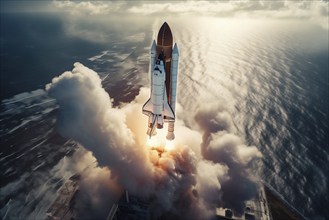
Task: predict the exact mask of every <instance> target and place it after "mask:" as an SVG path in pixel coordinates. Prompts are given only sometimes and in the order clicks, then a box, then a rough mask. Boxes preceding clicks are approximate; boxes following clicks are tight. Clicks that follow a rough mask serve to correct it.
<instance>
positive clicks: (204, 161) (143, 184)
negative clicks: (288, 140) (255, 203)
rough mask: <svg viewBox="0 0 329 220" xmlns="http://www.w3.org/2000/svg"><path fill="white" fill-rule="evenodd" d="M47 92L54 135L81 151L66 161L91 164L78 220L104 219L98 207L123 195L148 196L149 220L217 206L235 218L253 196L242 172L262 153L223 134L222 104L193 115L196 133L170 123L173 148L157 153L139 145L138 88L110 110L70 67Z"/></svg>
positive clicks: (96, 86) (226, 120) (90, 80)
mask: <svg viewBox="0 0 329 220" xmlns="http://www.w3.org/2000/svg"><path fill="white" fill-rule="evenodd" d="M46 90H47V91H48V94H49V96H51V97H53V98H55V99H56V101H57V103H58V105H59V110H58V116H57V128H58V131H59V133H60V134H61V135H63V136H65V137H68V138H73V139H74V140H76V141H78V142H79V143H81V145H82V146H83V147H84V148H85V149H86V150H87V151H83V152H82V153H81V152H80V153H79V152H77V153H76V154H75V155H74V156H73V161H76V162H74V163H73V164H75V168H74V169H75V170H77V172H79V173H81V171H79V170H81V168H79V167H84V166H86V164H91V165H89V166H88V167H89V168H88V169H87V170H85V171H82V173H83V178H82V182H81V183H80V184H81V186H82V187H81V189H82V193H80V196H81V199H80V201H89V203H90V204H89V203H88V206H89V207H91V209H88V212H89V213H85V212H86V211H85V209H84V207H85V206H86V204H84V203H78V204H77V208H78V209H80V211H81V212H80V213H83V215H84V216H88V215H94V214H97V216H98V217H99V218H102V217H103V216H105V214H106V213H105V212H102V211H100V210H99V208H98V207H102V210H105V209H106V207H105V206H104V204H109V203H111V202H113V201H115V199H116V198H117V197H118V194H120V193H121V192H122V190H123V189H128V191H129V192H131V193H132V194H134V195H137V196H141V197H142V198H145V199H150V198H152V212H154V213H153V215H154V216H164V217H166V218H169V219H170V218H171V219H175V218H178V217H179V218H182V219H204V218H210V217H212V216H214V215H215V208H216V207H217V206H218V204H220V205H222V206H223V207H229V208H232V209H233V210H235V211H236V212H237V213H241V209H243V208H244V202H245V201H246V200H248V199H251V198H253V197H254V196H256V194H257V185H256V182H255V180H254V179H253V177H252V176H251V174H250V171H249V169H250V165H251V164H252V163H253V162H254V160H257V159H258V158H259V157H261V154H260V152H259V151H258V150H257V149H256V148H255V147H248V146H246V145H244V144H243V142H242V140H241V139H240V138H239V137H237V136H235V135H234V134H232V133H230V131H231V118H230V116H229V114H228V113H227V112H226V111H225V108H224V107H223V106H219V105H208V107H207V108H204V109H201V110H200V111H198V113H197V114H196V116H195V119H196V121H197V123H198V124H199V125H200V131H196V130H192V129H191V128H188V127H186V126H185V124H184V122H183V121H180V120H177V123H176V136H177V139H176V140H175V147H174V148H173V149H172V150H168V151H164V152H162V151H161V152H160V151H159V150H158V149H157V148H154V146H156V147H163V146H162V144H161V140H160V142H159V143H158V144H156V145H153V148H150V147H149V146H146V144H145V143H146V140H147V136H146V134H145V132H146V127H147V118H146V117H145V116H144V115H143V114H142V113H141V108H142V106H143V104H144V102H145V101H146V100H147V99H148V97H149V93H150V90H149V89H148V88H141V90H140V93H139V95H138V96H136V98H135V99H134V100H133V101H132V102H130V103H121V105H120V106H118V107H113V105H112V99H111V97H110V96H109V95H108V93H107V92H106V91H105V90H104V89H103V88H102V85H101V80H100V78H99V76H98V74H97V73H96V72H94V71H93V70H91V69H89V68H87V67H85V66H83V65H82V64H81V63H75V64H74V68H73V70H72V71H67V72H64V73H63V74H62V75H60V76H59V77H55V78H54V79H53V80H52V83H50V84H48V85H47V86H46ZM178 106H179V105H178ZM179 108H180V107H178V111H180V110H179ZM163 130H164V129H162V130H159V132H158V136H157V137H159V138H160V139H161V137H162V138H164V137H165V135H164V134H163V135H162V134H161V132H165V131H163ZM190 137H192V138H190Z"/></svg>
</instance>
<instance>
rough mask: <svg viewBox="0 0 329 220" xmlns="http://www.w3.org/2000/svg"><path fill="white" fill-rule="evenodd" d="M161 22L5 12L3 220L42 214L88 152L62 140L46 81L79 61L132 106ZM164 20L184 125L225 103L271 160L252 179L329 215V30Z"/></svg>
mask: <svg viewBox="0 0 329 220" xmlns="http://www.w3.org/2000/svg"><path fill="white" fill-rule="evenodd" d="M163 22H164V21H163V20H161V19H156V20H150V19H146V18H137V19H136V18H133V19H132V18H124V17H123V18H121V19H115V18H112V19H109V20H107V19H104V18H98V19H96V20H92V19H90V20H78V19H77V20H74V19H66V18H65V17H63V16H58V15H55V14H51V15H49V14H43V13H37V14H30V13H27V14H22V13H19V14H16V13H2V14H1V31H0V33H1V35H0V64H1V65H0V72H1V75H0V77H1V78H0V79H1V80H0V83H1V84H0V85H1V86H0V95H1V105H0V121H1V124H0V128H1V129H0V137H1V140H0V145H1V146H2V147H1V153H0V164H1V181H0V186H1V189H0V204H1V210H0V215H1V217H2V218H3V219H16V218H25V217H27V218H28V219H40V218H43V217H44V215H45V212H46V211H47V209H48V207H49V206H50V205H51V203H52V201H53V200H54V198H55V197H56V191H57V189H58V188H59V187H60V186H61V185H63V183H64V182H65V181H66V180H67V179H68V178H69V177H70V176H71V175H73V174H74V173H72V172H71V171H70V170H65V171H63V170H62V169H64V168H63V167H65V163H67V160H70V158H71V156H72V154H73V153H74V152H75V151H78V150H79V149H80V148H81V146H78V145H75V144H71V143H70V142H67V141H68V140H67V139H65V138H62V137H60V135H59V134H58V133H57V132H56V126H55V122H56V112H57V108H58V106H57V104H56V102H55V100H54V99H52V98H50V97H48V95H47V93H46V92H45V91H44V88H45V85H46V84H48V83H50V82H51V80H52V78H53V77H55V76H58V75H60V74H61V73H63V72H64V71H68V70H71V69H72V67H73V63H74V62H80V63H82V64H83V65H85V66H87V67H89V68H91V69H93V70H94V71H96V72H97V73H98V74H99V76H100V77H101V79H102V85H103V87H104V88H105V90H106V91H107V92H108V93H109V94H110V96H111V98H113V99H114V105H120V103H121V102H130V101H132V100H133V99H134V98H135V96H136V95H137V94H138V92H139V89H140V88H141V87H142V86H145V87H148V86H149V85H148V83H149V81H148V80H149V77H148V69H149V49H150V45H151V43H152V39H154V38H155V37H156V34H157V31H158V30H159V28H160V27H161V25H162V23H163ZM167 22H168V24H169V25H170V27H171V29H172V32H173V37H174V42H176V43H177V45H178V48H179V53H180V60H179V77H178V94H177V101H178V103H179V104H180V106H181V107H182V109H183V110H184V112H185V113H186V115H188V116H189V117H186V118H185V117H184V118H182V119H183V120H184V122H185V124H186V125H187V126H189V127H190V128H195V127H196V126H197V125H196V124H195V122H194V121H193V115H194V114H195V112H196V109H199V108H200V107H202V106H204V105H208V104H209V103H221V105H223V106H225V108H227V109H228V110H229V112H230V115H231V117H232V118H233V122H234V127H235V130H236V134H237V135H239V136H240V137H241V138H243V139H244V140H245V143H246V144H247V145H252V146H256V147H257V148H258V149H259V150H260V151H261V153H262V154H263V157H262V159H261V161H260V162H258V163H257V165H255V167H254V170H255V173H256V175H257V176H258V177H259V178H260V179H262V181H264V182H265V183H267V184H268V185H270V186H271V187H273V188H274V189H275V190H276V191H278V192H279V193H280V194H281V195H282V197H283V198H284V199H285V200H286V201H287V202H288V203H290V204H291V205H292V206H294V207H295V208H296V209H297V210H299V211H300V212H301V213H302V214H303V215H305V216H306V217H308V218H309V219H328V218H329V212H328V210H327V208H326V206H327V204H329V193H328V173H329V166H328V161H329V146H328V143H329V137H328V133H329V132H328V131H329V129H328V124H329V123H328V113H329V103H328V102H329V99H328V97H329V96H328V94H329V90H328V89H329V80H328V72H329V67H328V56H329V49H328V37H329V36H328V30H325V29H323V28H322V27H320V26H317V25H315V24H313V23H312V22H305V21H297V20H293V19H290V20H280V19H278V20H275V19H268V20H252V19H238V18H236V19H233V18H232V19H229V18H214V17H189V18H186V17H177V18H171V19H167ZM136 114H141V113H136ZM63 173H64V174H63ZM105 214H106V213H105Z"/></svg>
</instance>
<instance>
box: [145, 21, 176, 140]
mask: <svg viewBox="0 0 329 220" xmlns="http://www.w3.org/2000/svg"><path fill="white" fill-rule="evenodd" d="M178 58H179V54H178V48H177V44H175V46H174V47H173V37H172V33H171V30H170V28H169V26H168V24H167V23H166V22H165V23H164V24H163V25H162V26H161V28H160V30H159V33H158V39H157V43H156V42H155V40H153V43H152V47H151V58H150V72H151V95H150V96H151V97H150V98H149V100H147V102H146V103H145V104H144V106H143V113H144V114H146V115H147V116H149V121H148V130H147V134H148V135H149V137H151V136H153V135H155V134H156V128H158V129H161V128H163V123H164V122H167V123H168V133H167V136H166V138H167V139H168V140H173V139H174V138H175V135H174V125H175V106H176V90H177V74H178Z"/></svg>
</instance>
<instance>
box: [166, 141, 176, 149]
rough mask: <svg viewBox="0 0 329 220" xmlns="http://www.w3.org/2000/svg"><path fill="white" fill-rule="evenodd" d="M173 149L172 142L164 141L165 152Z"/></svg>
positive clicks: (173, 144)
mask: <svg viewBox="0 0 329 220" xmlns="http://www.w3.org/2000/svg"><path fill="white" fill-rule="evenodd" d="M174 148H175V143H174V141H169V140H166V145H165V150H167V151H172V150H174Z"/></svg>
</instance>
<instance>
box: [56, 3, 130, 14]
mask: <svg viewBox="0 0 329 220" xmlns="http://www.w3.org/2000/svg"><path fill="white" fill-rule="evenodd" d="M53 5H54V6H55V7H56V8H58V9H62V10H65V11H67V12H68V13H70V14H72V15H106V14H111V13H112V12H117V11H119V10H120V8H121V7H122V6H123V5H125V3H124V2H103V1H95V2H91V1H82V2H73V1H53Z"/></svg>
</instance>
